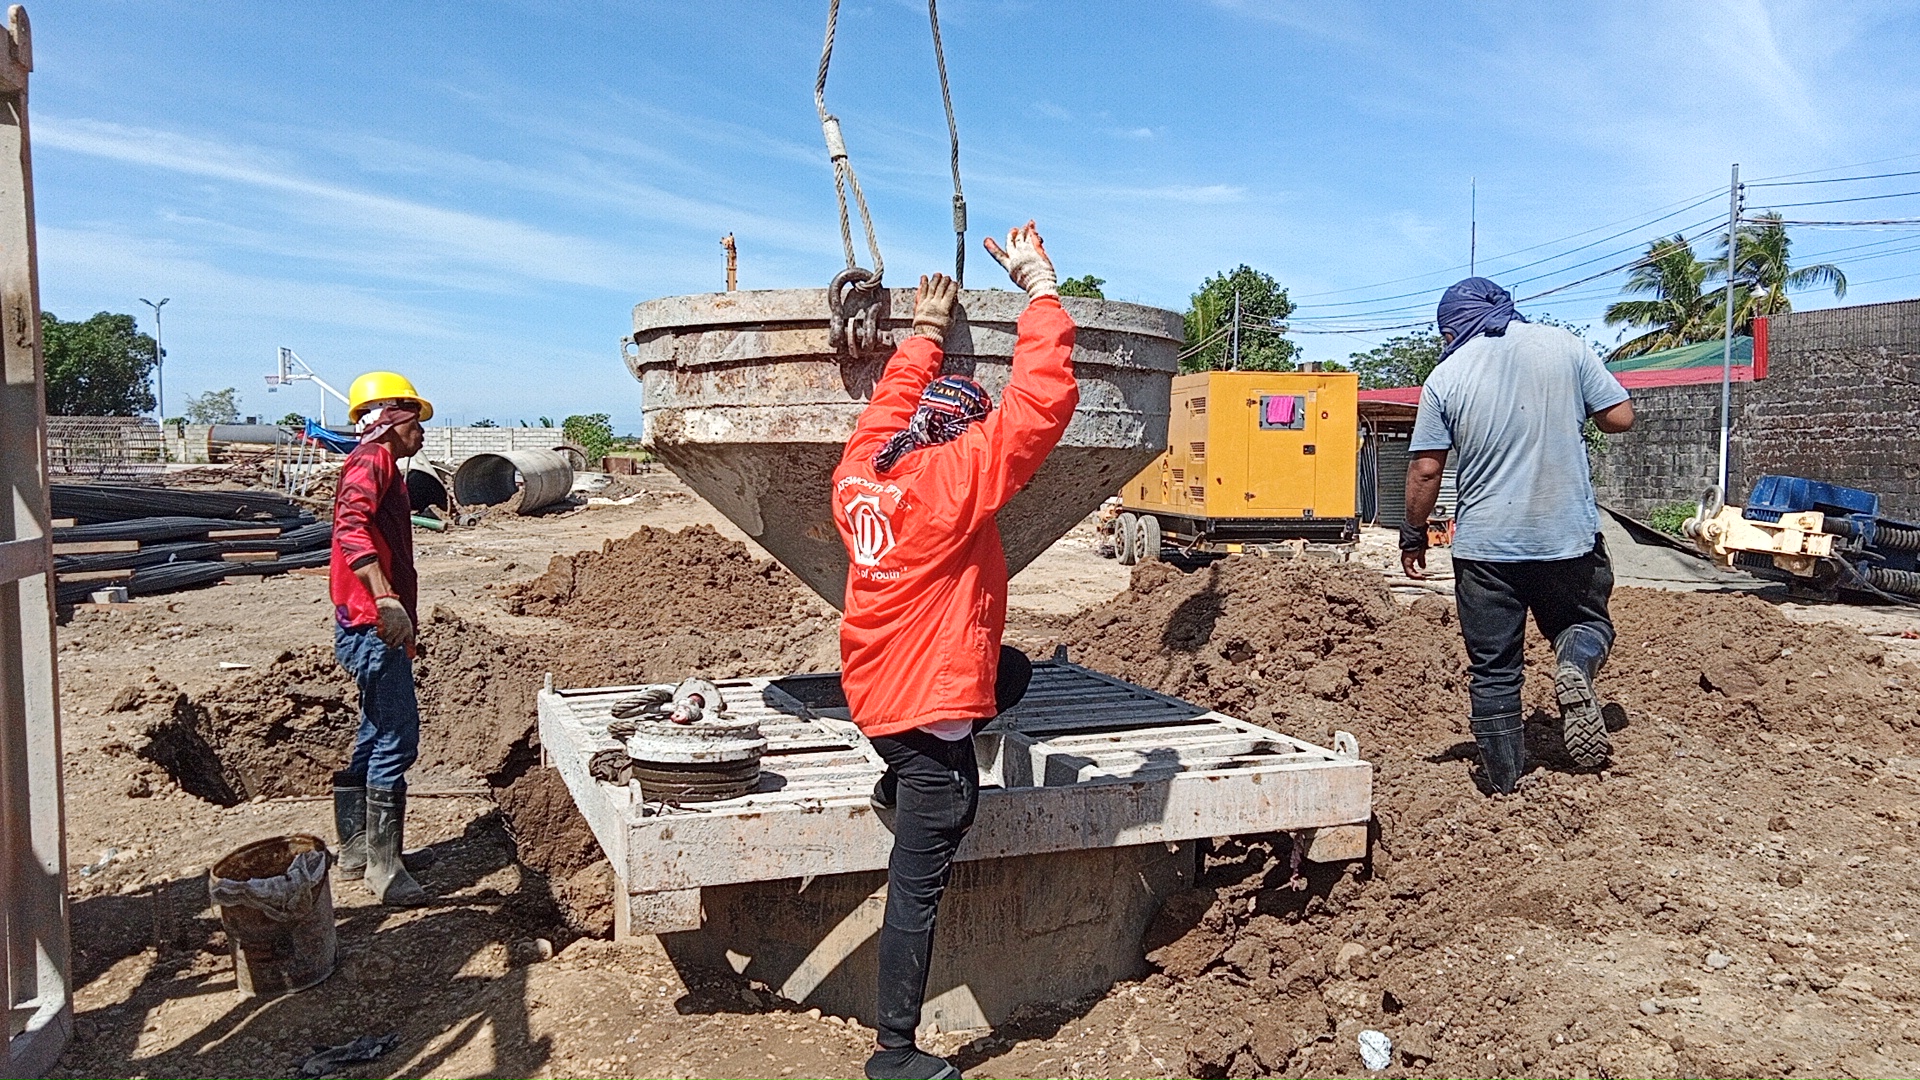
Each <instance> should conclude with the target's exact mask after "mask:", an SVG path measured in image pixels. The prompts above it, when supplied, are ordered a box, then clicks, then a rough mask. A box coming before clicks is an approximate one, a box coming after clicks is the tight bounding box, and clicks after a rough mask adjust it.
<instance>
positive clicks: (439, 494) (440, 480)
mask: <svg viewBox="0 0 1920 1080" xmlns="http://www.w3.org/2000/svg"><path fill="white" fill-rule="evenodd" d="M451 480H452V477H451V476H450V475H448V473H447V472H446V470H444V469H440V468H434V467H429V466H426V465H415V466H413V467H412V468H410V469H408V470H407V502H409V503H411V504H412V506H413V512H414V513H416V514H424V513H426V512H427V508H428V507H433V508H435V509H437V510H452V509H453V496H452V494H451V493H450V492H449V491H448V490H447V484H448V483H449V482H450V481H451Z"/></svg>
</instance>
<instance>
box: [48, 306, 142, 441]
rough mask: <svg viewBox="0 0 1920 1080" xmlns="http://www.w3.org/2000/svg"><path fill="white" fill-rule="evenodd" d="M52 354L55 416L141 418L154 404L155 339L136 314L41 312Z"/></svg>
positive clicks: (50, 386) (51, 396)
mask: <svg viewBox="0 0 1920 1080" xmlns="http://www.w3.org/2000/svg"><path fill="white" fill-rule="evenodd" d="M40 340H41V343H42V346H43V348H44V349H45V350H46V356H47V412H48V413H50V414H52V415H54V416H138V415H140V414H141V413H144V412H147V411H149V410H151V409H152V408H153V391H152V389H150V388H149V386H148V383H147V377H148V376H149V375H150V374H151V373H152V371H153V362H154V356H153V338H151V337H149V336H147V335H146V334H143V333H141V332H140V330H139V328H138V325H137V324H136V323H135V322H134V319H133V316H131V315H116V314H114V313H113V312H110V311H102V312H100V313H99V314H98V315H95V316H94V317H93V318H91V319H88V320H87V321H85V322H66V321H64V320H62V319H61V318H60V317H58V316H56V315H54V314H53V313H52V312H50V311H43V312H41V313H40Z"/></svg>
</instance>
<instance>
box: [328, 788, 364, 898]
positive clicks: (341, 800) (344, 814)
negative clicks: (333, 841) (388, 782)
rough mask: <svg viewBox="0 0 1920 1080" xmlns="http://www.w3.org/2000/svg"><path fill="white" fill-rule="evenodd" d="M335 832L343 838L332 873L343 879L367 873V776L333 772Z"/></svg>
mask: <svg viewBox="0 0 1920 1080" xmlns="http://www.w3.org/2000/svg"><path fill="white" fill-rule="evenodd" d="M333 834H334V835H335V836H336V837H338V838H339V840H340V848H339V857H338V859H336V860H335V862H334V867H333V872H334V874H335V875H336V876H338V877H339V878H340V880H342V881H359V880H360V879H361V878H363V877H366V876H367V778H366V777H364V776H355V775H354V774H353V773H350V772H337V773H334V774H333Z"/></svg>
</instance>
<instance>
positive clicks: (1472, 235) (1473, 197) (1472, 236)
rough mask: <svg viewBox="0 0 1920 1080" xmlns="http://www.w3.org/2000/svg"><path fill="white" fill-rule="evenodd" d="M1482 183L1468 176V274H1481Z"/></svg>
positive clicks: (1469, 275) (1472, 275)
mask: <svg viewBox="0 0 1920 1080" xmlns="http://www.w3.org/2000/svg"><path fill="white" fill-rule="evenodd" d="M1479 267H1480V183H1479V181H1478V180H1477V179H1475V178H1474V177H1471V176H1469V177H1467V276H1468V277H1479V276H1480V270H1479Z"/></svg>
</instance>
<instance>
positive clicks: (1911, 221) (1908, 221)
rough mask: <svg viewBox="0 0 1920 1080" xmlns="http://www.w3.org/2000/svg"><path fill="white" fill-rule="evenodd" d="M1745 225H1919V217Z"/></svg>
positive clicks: (1746, 220) (1751, 220)
mask: <svg viewBox="0 0 1920 1080" xmlns="http://www.w3.org/2000/svg"><path fill="white" fill-rule="evenodd" d="M1740 221H1741V223H1742V224H1746V225H1806V226H1810V227H1813V228H1828V229H1839V228H1852V227H1857V226H1861V225H1920V217H1909V218H1869V219H1867V220H1865V221H1796V220H1793V219H1791V218H1741V219H1740Z"/></svg>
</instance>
